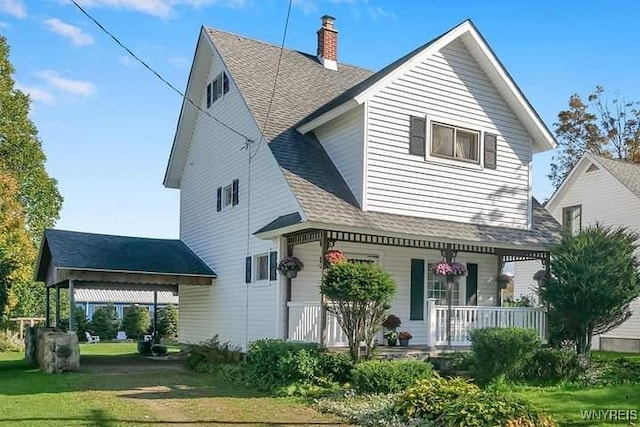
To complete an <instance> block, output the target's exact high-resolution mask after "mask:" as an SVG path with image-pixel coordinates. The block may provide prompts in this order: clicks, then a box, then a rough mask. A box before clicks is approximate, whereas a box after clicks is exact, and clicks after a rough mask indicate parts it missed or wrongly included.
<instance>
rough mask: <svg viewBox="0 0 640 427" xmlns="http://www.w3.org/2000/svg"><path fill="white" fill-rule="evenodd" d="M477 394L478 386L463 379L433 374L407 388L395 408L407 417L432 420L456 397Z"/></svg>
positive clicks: (478, 391)
mask: <svg viewBox="0 0 640 427" xmlns="http://www.w3.org/2000/svg"><path fill="white" fill-rule="evenodd" d="M478 394H480V388H478V386H477V385H475V384H472V383H471V382H469V381H467V380H465V379H462V378H452V379H446V378H442V377H441V376H439V375H438V374H434V375H433V377H432V378H428V379H423V380H419V381H418V382H416V383H415V384H414V385H413V386H411V387H409V388H407V389H406V390H405V392H404V393H402V394H401V395H400V397H399V399H398V404H397V409H398V410H399V411H400V413H402V414H404V415H405V416H407V417H411V418H422V419H426V420H434V419H436V418H438V417H439V416H440V414H442V413H443V412H444V411H445V409H446V406H447V405H450V404H451V402H453V401H455V400H456V399H458V398H460V397H462V396H469V395H472V396H475V395H478Z"/></svg>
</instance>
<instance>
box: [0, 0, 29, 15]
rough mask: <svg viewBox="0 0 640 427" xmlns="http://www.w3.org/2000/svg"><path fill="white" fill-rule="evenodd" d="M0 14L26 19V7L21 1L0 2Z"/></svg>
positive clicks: (6, 0)
mask: <svg viewBox="0 0 640 427" xmlns="http://www.w3.org/2000/svg"><path fill="white" fill-rule="evenodd" d="M0 12H3V13H6V14H9V15H12V16H15V17H16V18H20V19H23V18H26V17H27V6H25V4H24V2H23V1H22V0H0Z"/></svg>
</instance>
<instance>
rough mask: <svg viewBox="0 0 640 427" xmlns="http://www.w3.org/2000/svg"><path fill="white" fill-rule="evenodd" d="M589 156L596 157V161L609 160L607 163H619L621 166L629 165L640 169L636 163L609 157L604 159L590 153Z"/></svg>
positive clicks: (639, 165)
mask: <svg viewBox="0 0 640 427" xmlns="http://www.w3.org/2000/svg"><path fill="white" fill-rule="evenodd" d="M591 155H593V156H594V157H597V158H598V159H602V160H609V161H612V162H616V163H619V164H621V165H630V166H636V167H640V163H636V162H634V161H631V160H628V159H612V158H611V157H605V156H602V155H600V154H594V153H591Z"/></svg>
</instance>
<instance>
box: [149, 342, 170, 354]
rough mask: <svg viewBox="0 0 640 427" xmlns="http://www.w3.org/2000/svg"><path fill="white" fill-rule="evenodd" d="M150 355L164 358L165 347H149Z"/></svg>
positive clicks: (155, 345)
mask: <svg viewBox="0 0 640 427" xmlns="http://www.w3.org/2000/svg"><path fill="white" fill-rule="evenodd" d="M151 354H152V355H154V356H166V355H167V346H166V345H163V344H154V345H152V346H151Z"/></svg>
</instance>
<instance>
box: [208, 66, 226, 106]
mask: <svg viewBox="0 0 640 427" xmlns="http://www.w3.org/2000/svg"><path fill="white" fill-rule="evenodd" d="M227 92H229V78H228V77H227V74H226V73H225V72H222V73H220V74H218V75H217V76H216V77H215V78H214V79H213V80H212V81H211V82H209V84H207V108H209V107H211V106H212V105H213V104H214V103H215V102H216V101H217V100H218V99H222V98H223V97H224V94H225V93H227Z"/></svg>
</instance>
